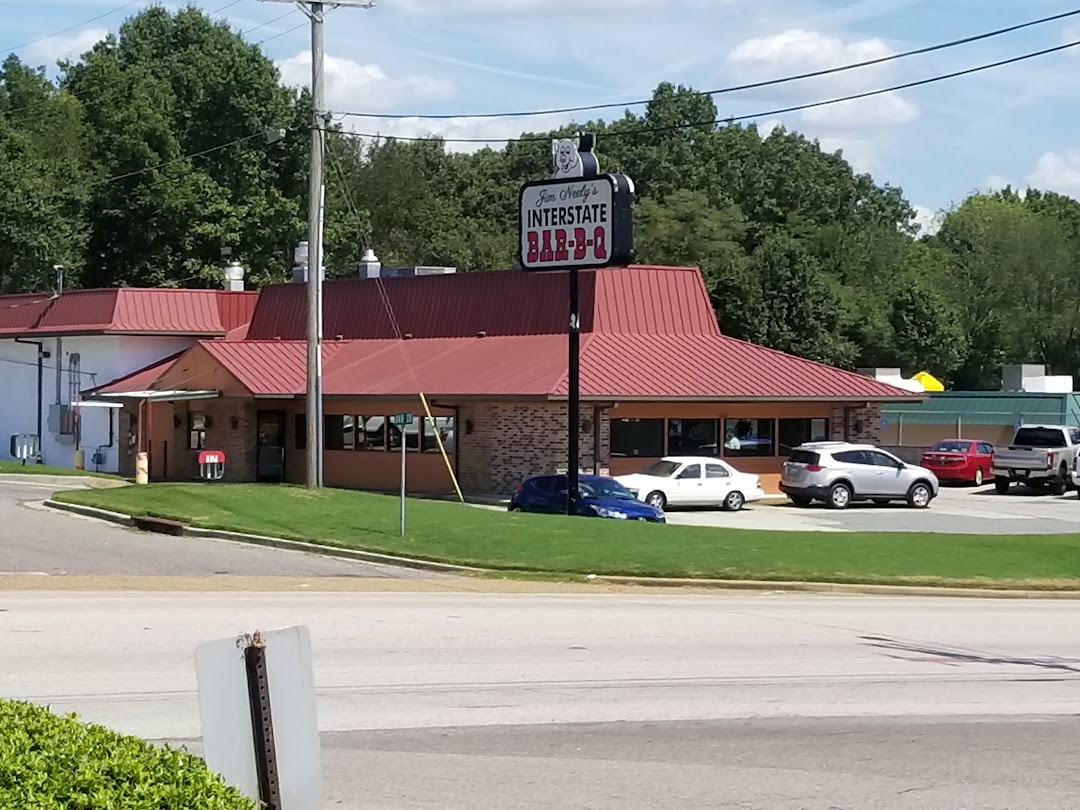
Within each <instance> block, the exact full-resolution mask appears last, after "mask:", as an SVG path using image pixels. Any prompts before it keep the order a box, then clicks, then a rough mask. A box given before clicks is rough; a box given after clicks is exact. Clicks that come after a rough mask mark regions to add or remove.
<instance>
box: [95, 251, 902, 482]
mask: <svg viewBox="0 0 1080 810" xmlns="http://www.w3.org/2000/svg"><path fill="white" fill-rule="evenodd" d="M581 306H582V318H581V332H582V336H581V403H582V408H581V424H580V426H579V427H580V431H581V433H580V436H581V445H580V458H581V465H582V468H583V469H586V470H589V471H593V470H595V471H600V472H605V471H607V472H610V473H611V474H621V473H625V472H630V471H633V470H636V469H639V468H641V467H643V466H645V465H646V464H648V463H650V462H651V461H652V460H655V459H656V458H659V457H661V456H664V455H675V454H682V455H716V456H720V457H723V458H725V459H726V460H728V461H729V462H730V463H732V464H733V465H734V466H736V467H737V468H739V469H740V470H743V471H745V472H751V473H758V474H761V475H762V476H763V482H764V483H765V484H766V485H767V487H771V488H775V484H776V479H777V477H778V473H779V471H780V466H781V464H782V463H783V460H784V458H786V456H787V454H788V452H789V451H790V449H791V448H792V447H793V446H796V445H798V444H800V443H801V442H804V441H810V440H815V439H823V438H831V439H850V440H856V441H868V442H874V443H876V442H877V441H878V439H879V438H880V430H881V421H882V407H883V406H892V405H895V404H897V403H904V402H912V401H918V400H919V399H921V397H920V395H918V394H912V393H911V392H908V391H903V390H900V389H898V388H895V387H893V386H890V385H887V384H883V383H880V382H878V381H875V380H873V379H870V378H868V377H865V376H862V375H859V374H855V373H853V372H849V371H844V370H841V369H837V368H833V367H830V366H826V365H822V364H820V363H816V362H812V361H809V360H804V359H801V358H798V357H793V356H791V355H787V354H784V353H782V352H778V351H773V350H771V349H766V348H763V347H760V346H755V345H753V344H750V343H746V342H744V341H741V340H736V339H734V338H731V337H727V336H725V335H724V334H723V333H722V331H721V329H720V327H719V326H718V324H717V321H716V315H715V312H714V311H713V308H712V305H711V302H710V300H709V295H708V292H707V289H706V287H705V283H704V280H703V278H702V276H701V273H700V272H699V271H698V270H697V269H695V268H686V267H652V266H632V267H629V268H625V269H619V270H602V271H595V272H582V274H581ZM305 313H306V299H305V288H304V285H303V284H281V285H276V286H271V287H267V288H264V289H263V290H262V291H261V292H260V294H259V299H258V303H257V305H256V307H255V312H254V315H253V317H252V320H251V323H250V325H249V327H248V329H247V332H246V335H245V336H244V338H243V339H237V340H206V341H199V342H197V343H195V344H194V345H193V346H191V347H190V348H188V349H187V350H185V351H184V352H183V353H182V354H181V355H180V356H179V357H175V358H169V359H167V360H165V361H162V362H160V363H157V364H155V365H153V366H149V367H147V368H145V369H142V370H140V371H139V372H137V373H135V374H133V375H129V376H128V377H127V378H124V379H120V380H115V381H113V382H111V383H108V384H106V385H104V386H100V387H98V388H95V389H94V390H92V391H88V392H86V396H88V397H92V398H95V399H99V400H101V399H104V400H110V399H111V400H113V401H116V402H123V403H126V405H125V407H124V408H123V411H122V414H121V418H122V421H123V424H124V426H125V427H124V429H125V430H127V431H128V432H129V435H131V436H134V437H136V438H135V440H134V441H131V442H125V443H124V447H125V448H129V452H128V453H127V454H126V458H125V459H124V462H123V463H124V466H125V467H126V470H127V471H128V472H129V473H130V471H131V470H132V469H133V466H134V459H133V454H134V452H135V451H136V450H137V449H139V448H141V449H142V450H144V451H145V452H148V453H149V459H150V475H151V478H152V479H161V480H165V479H168V480H188V479H192V478H195V477H197V476H198V473H199V470H198V466H197V462H196V458H197V455H198V452H199V451H200V450H201V449H215V450H222V451H224V452H225V453H226V458H227V462H226V471H225V480H228V481H280V480H284V481H288V482H296V483H300V482H302V481H303V480H304V478H305V468H304V465H305V450H304V442H305V436H306V422H305V419H306V413H305V391H306V354H305V352H306V349H305V342H304V338H305ZM566 324H567V300H566V275H565V273H558V272H555V273H526V272H522V271H517V270H509V271H498V272H486V273H467V274H450V275H433V276H417V277H412V278H374V279H372V278H351V279H343V280H336V281H328V282H327V283H326V284H325V286H324V335H325V337H326V340H325V342H324V349H323V391H324V415H325V420H324V432H325V454H324V478H325V483H326V485H327V486H333V487H354V488H363V489H372V490H392V489H394V488H395V487H396V486H397V481H398V475H399V469H400V458H399V454H400V450H401V444H402V442H404V444H405V447H406V456H407V471H408V472H407V486H408V488H409V490H410V491H412V492H416V493H431V494H435V493H450V492H452V491H453V480H452V478H451V475H450V472H449V470H448V464H447V462H448V463H449V466H450V468H452V469H453V471H454V474H455V476H456V478H457V480H458V481H459V483H460V486H461V488H462V489H463V490H464V491H465V492H466V493H471V494H499V495H502V494H506V493H508V492H510V491H512V489H513V487H514V485H515V484H517V483H518V482H519V481H520V480H521V479H523V478H524V477H526V476H529V475H533V474H539V473H544V472H554V471H557V470H560V469H565V467H566V455H567V453H566V435H567V402H566V400H567V341H566ZM425 401H426V403H427V409H425V406H424V402H425ZM426 410H430V418H428V416H427V415H426ZM398 413H413V414H416V415H417V418H416V419H415V420H414V421H413V423H412V424H411V425H405V426H398V425H394V424H391V420H390V417H391V416H392V415H394V414H398ZM443 451H445V456H444V453H443Z"/></svg>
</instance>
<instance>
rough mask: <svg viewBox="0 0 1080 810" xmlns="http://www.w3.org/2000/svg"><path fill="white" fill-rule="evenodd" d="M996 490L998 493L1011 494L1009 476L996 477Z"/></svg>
mask: <svg viewBox="0 0 1080 810" xmlns="http://www.w3.org/2000/svg"><path fill="white" fill-rule="evenodd" d="M994 491H995V492H997V494H998V495H1008V494H1009V479H1008V478H995V479H994Z"/></svg>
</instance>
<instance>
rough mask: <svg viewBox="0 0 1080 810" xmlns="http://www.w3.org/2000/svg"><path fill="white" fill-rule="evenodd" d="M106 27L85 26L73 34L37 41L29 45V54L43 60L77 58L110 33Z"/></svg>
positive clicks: (56, 60) (54, 60)
mask: <svg viewBox="0 0 1080 810" xmlns="http://www.w3.org/2000/svg"><path fill="white" fill-rule="evenodd" d="M108 33H109V31H108V29H106V28H85V29H83V30H82V31H78V32H76V33H74V34H72V35H71V36H66V37H65V36H55V37H49V38H48V39H43V40H41V42H35V43H34V44H33V45H31V46H30V47H28V48H27V49H26V50H27V54H28V55H29V56H30V57H31V58H33V59H36V60H41V61H43V62H49V63H52V62H58V61H60V60H61V59H77V58H78V57H80V56H82V55H83V54H84V53H86V52H87V51H88V50H90V49H91V48H92V47H94V45H95V44H97V43H98V42H99V41H100V40H102V39H104V38H105V37H106V35H108Z"/></svg>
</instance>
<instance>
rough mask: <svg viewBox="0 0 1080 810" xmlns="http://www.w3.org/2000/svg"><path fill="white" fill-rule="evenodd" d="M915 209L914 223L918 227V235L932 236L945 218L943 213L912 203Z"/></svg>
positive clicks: (938, 229) (939, 228)
mask: <svg viewBox="0 0 1080 810" xmlns="http://www.w3.org/2000/svg"><path fill="white" fill-rule="evenodd" d="M911 207H912V208H914V209H915V225H916V227H918V229H919V235H920V236H933V235H934V234H935V233H937V232H938V231H940V230H941V223H942V221H943V220H944V219H945V216H944V213H943V212H941V211H935V210H934V209H932V208H927V207H926V206H925V205H913V206H911Z"/></svg>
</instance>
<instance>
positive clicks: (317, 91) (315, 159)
mask: <svg viewBox="0 0 1080 810" xmlns="http://www.w3.org/2000/svg"><path fill="white" fill-rule="evenodd" d="M266 2H270V3H293V2H295V3H296V5H297V6H298V7H299V8H300V10H301V11H303V12H304V14H306V15H307V17H308V19H309V20H311V158H310V161H309V166H310V172H309V178H308V272H307V409H306V410H307V464H306V465H305V466H306V468H307V486H308V489H319V488H321V487H322V485H323V474H322V473H323V439H324V436H323V393H322V331H323V330H322V282H323V279H322V274H323V227H322V226H323V199H324V197H323V195H324V189H323V153H324V149H325V144H326V137H325V133H324V131H323V130H324V129H325V127H326V120H327V111H326V104H325V101H324V88H325V82H324V76H323V67H324V64H325V57H326V54H325V50H324V48H323V19H324V18H325V16H326V7H327V6H329V7H330V10H333V9H335V8H337V7H338V6H353V7H356V8H372V7H373V6H374V5H375V0H334V2H331V3H321V2H314V0H266Z"/></svg>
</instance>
